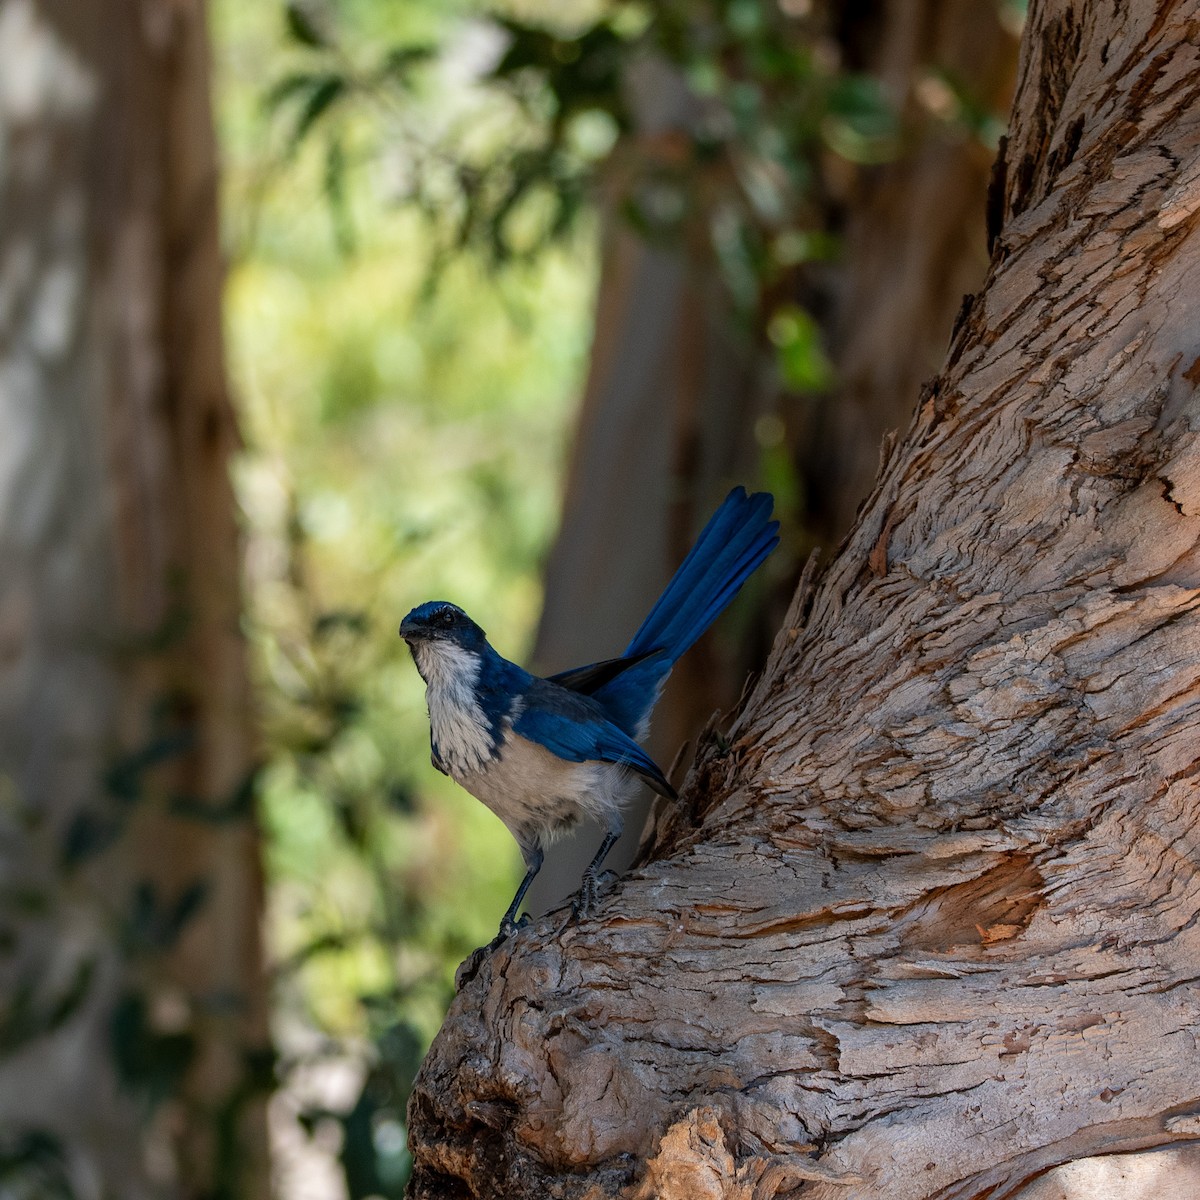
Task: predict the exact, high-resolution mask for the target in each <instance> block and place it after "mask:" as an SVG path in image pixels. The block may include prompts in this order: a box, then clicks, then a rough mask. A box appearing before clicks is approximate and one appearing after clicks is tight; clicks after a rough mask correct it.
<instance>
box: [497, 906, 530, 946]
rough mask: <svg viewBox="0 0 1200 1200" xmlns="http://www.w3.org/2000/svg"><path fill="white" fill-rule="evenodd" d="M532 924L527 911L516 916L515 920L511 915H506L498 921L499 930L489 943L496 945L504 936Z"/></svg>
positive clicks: (508, 935)
mask: <svg viewBox="0 0 1200 1200" xmlns="http://www.w3.org/2000/svg"><path fill="white" fill-rule="evenodd" d="M532 924H533V918H532V917H531V916H530V915H529V914H528V913H525V914H524V915H523V916H521V917H518V918H517V919H516V920H515V921H514V920H513V919H512V917H509V916H506V917H505V918H504V920H503V921H501V922H500V932H499V933H498V934H496V936H495V938H493V939H492V942H491V944H492V945H493V946H495V945H498V944H499V943H500V942H502V941H503V940H504V939H505V938H506V937H512V935H513V934H514V933H516V932H517V930H519V929H525V928H526V927H527V926H529V925H532Z"/></svg>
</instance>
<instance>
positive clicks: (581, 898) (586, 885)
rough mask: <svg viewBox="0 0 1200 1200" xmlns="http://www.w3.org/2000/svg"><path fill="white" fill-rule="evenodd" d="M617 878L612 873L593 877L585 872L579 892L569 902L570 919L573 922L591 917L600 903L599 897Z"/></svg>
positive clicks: (614, 873)
mask: <svg viewBox="0 0 1200 1200" xmlns="http://www.w3.org/2000/svg"><path fill="white" fill-rule="evenodd" d="M617 878H618V876H617V874H616V872H614V871H605V872H604V874H603V875H599V876H597V875H595V874H594V873H593V872H591V871H585V872H584V875H583V879H582V880H581V881H580V883H579V891H578V893H576V896H575V899H574V900H572V901H571V918H572V920H575V921H581V920H584V919H585V918H587V917H590V916H592V914H593V913H594V912H595V911H596V906H597V904H599V902H600V895H601V893H602V892H604V891H607V890H608V888H609V887H610V886H611V885H612V884H613V883H614V882H616V880H617Z"/></svg>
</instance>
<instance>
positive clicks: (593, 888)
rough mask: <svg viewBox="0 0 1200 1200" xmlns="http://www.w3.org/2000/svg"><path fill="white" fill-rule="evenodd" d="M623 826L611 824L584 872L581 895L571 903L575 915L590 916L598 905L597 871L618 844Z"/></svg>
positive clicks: (580, 885) (572, 913)
mask: <svg viewBox="0 0 1200 1200" xmlns="http://www.w3.org/2000/svg"><path fill="white" fill-rule="evenodd" d="M621 830H622V826H621V825H620V824H619V823H618V824H616V825H614V826H610V827H609V829H608V832H607V833H606V834H605V835H604V841H602V842H601V843H600V849H599V850H597V851H596V857H595V858H593V859H592V861H591V862H590V863H588V865H587V869H586V870H585V871H584V873H583V878H582V879H581V880H580V882H579V895H577V896H576V897H575V900H574V903H573V904H572V905H571V915H572V916H574V917H577V918H578V917H590V916H591V915H592V910H593V909H595V907H596V901H597V899H598V898H599V897H598V895H597V893H598V887H597V878H596V872H597V871H599V870H600V868H601V866H602V865H603V864H604V860H605V859H606V858H607V857H608V852H609V851H610V850H611V849H612V848H613V846H615V845H616V844H617V839H618V838H619V837H620V836H621Z"/></svg>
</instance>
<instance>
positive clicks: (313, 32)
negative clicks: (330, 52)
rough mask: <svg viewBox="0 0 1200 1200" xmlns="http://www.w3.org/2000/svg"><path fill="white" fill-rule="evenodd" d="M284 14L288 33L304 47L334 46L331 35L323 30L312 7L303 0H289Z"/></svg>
mask: <svg viewBox="0 0 1200 1200" xmlns="http://www.w3.org/2000/svg"><path fill="white" fill-rule="evenodd" d="M283 14H284V20H285V21H286V23H287V31H288V33H289V34H290V35H291V37H292V38H293V39H294V40H295V41H297V42H299V43H300V44H301V45H302V46H311V47H313V48H315V49H320V48H325V47H327V46H329V45H331V44H332V39H331V38H330V36H329V34H328V33H327V32H326V30H324V29H323V28H322V24H323V22H322V21H321V20H320V19H319V18H318V17H317V15H316V13H315V12H314V11H313V9H312V7H311V5H309V4H305V3H304V2H303V0H288V3H287V4H286V5H284V10H283Z"/></svg>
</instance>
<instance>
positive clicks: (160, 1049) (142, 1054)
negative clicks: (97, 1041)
mask: <svg viewBox="0 0 1200 1200" xmlns="http://www.w3.org/2000/svg"><path fill="white" fill-rule="evenodd" d="M110 1036H111V1043H112V1051H113V1058H114V1061H115V1063H116V1067H117V1073H118V1075H119V1077H120V1079H121V1082H122V1083H123V1084H124V1085H125V1086H126V1087H127V1088H129V1090H130V1091H133V1092H137V1093H138V1094H139V1095H141V1096H142V1098H143V1099H144V1100H145V1101H146V1103H147V1105H148V1107H149V1108H151V1109H153V1108H155V1107H157V1106H158V1105H159V1104H160V1103H161V1102H162V1101H163V1100H164V1099H166V1098H167V1097H168V1096H170V1095H172V1094H173V1093H174V1092H175V1091H176V1090H177V1089H178V1086H179V1083H180V1081H181V1080H182V1078H183V1075H184V1072H185V1071H186V1070H187V1068H188V1066H189V1065H190V1064H191V1061H192V1058H193V1057H194V1054H195V1049H196V1041H195V1037H194V1036H193V1035H192V1033H191V1032H189V1031H187V1030H168V1031H162V1030H156V1029H154V1028H153V1026H152V1025H151V1023H150V1019H149V1008H148V1006H147V1004H146V999H145V997H144V996H143V995H142V994H141V993H140V992H135V991H127V992H126V993H125V994H124V995H123V996H121V998H120V999H119V1000H118V1001H117V1004H116V1007H115V1008H114V1009H113V1014H112V1022H111V1026H110Z"/></svg>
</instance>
